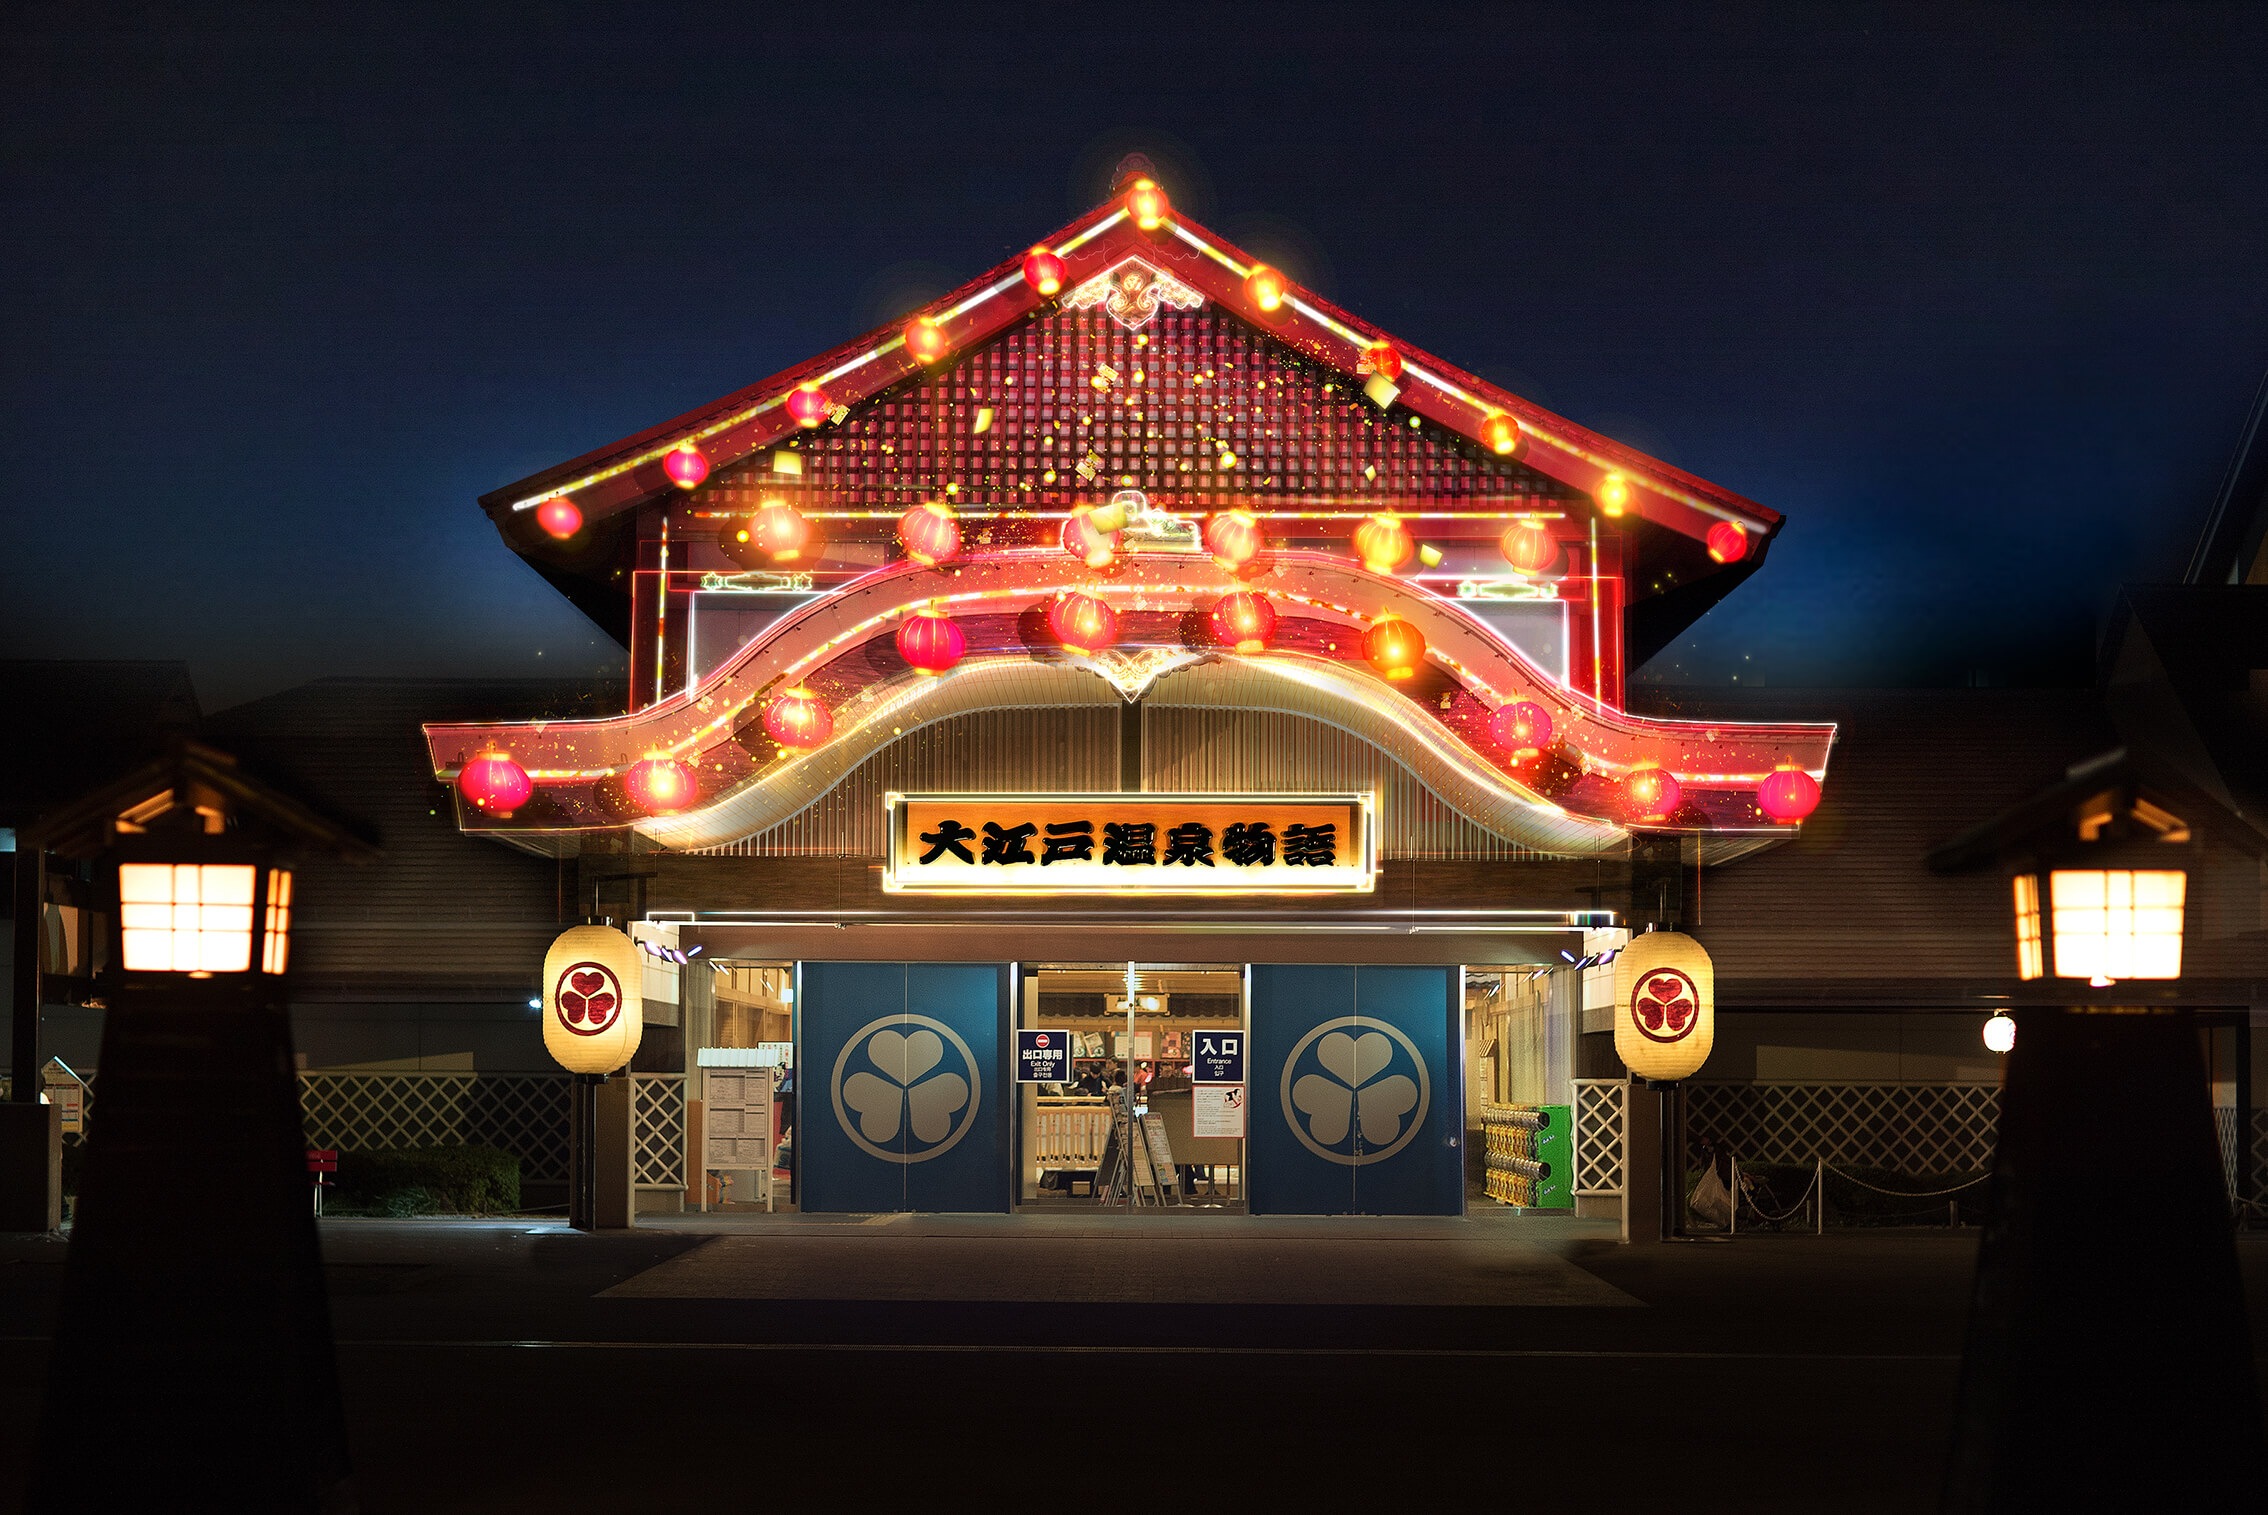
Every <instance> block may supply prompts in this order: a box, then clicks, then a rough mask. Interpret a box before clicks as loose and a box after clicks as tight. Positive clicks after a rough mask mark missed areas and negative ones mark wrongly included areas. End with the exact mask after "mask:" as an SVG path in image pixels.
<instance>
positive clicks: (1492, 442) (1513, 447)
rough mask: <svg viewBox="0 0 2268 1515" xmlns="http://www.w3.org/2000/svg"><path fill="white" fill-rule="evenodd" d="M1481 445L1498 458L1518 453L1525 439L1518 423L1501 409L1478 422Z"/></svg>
mask: <svg viewBox="0 0 2268 1515" xmlns="http://www.w3.org/2000/svg"><path fill="white" fill-rule="evenodd" d="M1480 440H1481V446H1483V447H1485V448H1487V449H1488V450H1489V451H1490V452H1493V453H1495V454H1496V455H1497V456H1498V457H1500V458H1509V457H1513V456H1515V455H1517V454H1518V452H1519V451H1520V444H1521V443H1522V442H1523V441H1525V440H1526V439H1525V438H1524V437H1523V436H1522V435H1521V433H1520V423H1519V422H1518V421H1515V420H1513V419H1512V418H1511V417H1510V416H1508V415H1506V414H1505V413H1504V412H1503V411H1501V410H1499V411H1493V412H1491V413H1490V414H1489V415H1488V416H1487V417H1485V418H1484V419H1483V420H1482V421H1481V423H1480Z"/></svg>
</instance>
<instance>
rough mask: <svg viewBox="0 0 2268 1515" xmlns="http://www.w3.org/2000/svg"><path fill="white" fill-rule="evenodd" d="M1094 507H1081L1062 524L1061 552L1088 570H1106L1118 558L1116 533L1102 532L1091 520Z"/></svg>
mask: <svg viewBox="0 0 2268 1515" xmlns="http://www.w3.org/2000/svg"><path fill="white" fill-rule="evenodd" d="M1093 514H1094V507H1093V506H1092V505H1081V506H1080V507H1079V508H1078V509H1076V510H1074V511H1072V512H1071V519H1070V520H1068V521H1065V522H1064V523H1063V550H1064V551H1065V552H1068V553H1069V554H1071V556H1073V557H1075V558H1077V559H1078V560H1079V561H1080V562H1082V563H1084V564H1086V565H1087V566H1088V567H1089V568H1108V567H1109V566H1110V560H1111V559H1112V558H1114V557H1117V556H1118V533H1117V532H1115V531H1104V530H1103V529H1102V528H1101V527H1099V526H1097V525H1096V524H1095V523H1094V520H1093Z"/></svg>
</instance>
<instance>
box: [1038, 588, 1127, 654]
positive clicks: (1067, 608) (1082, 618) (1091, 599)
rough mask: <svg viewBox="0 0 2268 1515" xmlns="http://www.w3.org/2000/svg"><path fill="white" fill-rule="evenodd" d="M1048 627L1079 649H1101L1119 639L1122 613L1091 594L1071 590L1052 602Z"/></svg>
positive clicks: (1060, 639)
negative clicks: (1118, 612) (1120, 615)
mask: <svg viewBox="0 0 2268 1515" xmlns="http://www.w3.org/2000/svg"><path fill="white" fill-rule="evenodd" d="M1047 626H1048V629H1049V630H1050V631H1052V632H1054V633H1055V638H1056V640H1057V641H1059V642H1061V643H1062V644H1063V645H1064V646H1066V647H1069V648H1071V649H1072V650H1074V651H1076V652H1099V651H1101V650H1102V649H1103V648H1105V647H1108V646H1109V645H1110V644H1111V643H1113V642H1115V641H1117V640H1118V616H1117V613H1116V612H1114V611H1113V610H1112V609H1111V608H1110V607H1109V606H1108V605H1106V604H1104V603H1103V602H1102V601H1101V600H1099V599H1097V598H1096V597H1095V596H1093V595H1091V594H1081V593H1080V592H1079V591H1078V590H1075V589H1074V590H1069V591H1067V592H1065V593H1063V594H1059V595H1057V596H1056V597H1055V602H1054V603H1053V604H1052V605H1050V606H1048V610H1047Z"/></svg>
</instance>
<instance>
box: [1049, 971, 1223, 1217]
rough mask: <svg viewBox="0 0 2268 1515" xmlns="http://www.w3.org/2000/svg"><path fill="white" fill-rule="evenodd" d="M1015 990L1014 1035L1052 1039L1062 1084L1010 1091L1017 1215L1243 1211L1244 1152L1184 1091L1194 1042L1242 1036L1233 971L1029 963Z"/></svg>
mask: <svg viewBox="0 0 2268 1515" xmlns="http://www.w3.org/2000/svg"><path fill="white" fill-rule="evenodd" d="M1021 989H1022V1002H1021V1003H1020V1004H1019V1005H1018V1007H1017V1025H1018V1026H1019V1027H1021V1028H1023V1029H1027V1030H1046V1031H1060V1032H1062V1033H1064V1034H1065V1035H1066V1036H1067V1038H1068V1039H1069V1043H1070V1048H1071V1059H1070V1067H1071V1078H1070V1080H1069V1081H1068V1082H1066V1083H1060V1084H1045V1083H1025V1084H1021V1085H1019V1086H1018V1098H1017V1133H1018V1143H1017V1146H1018V1154H1017V1161H1018V1167H1019V1174H1018V1180H1019V1182H1018V1195H1019V1207H1020V1208H1023V1209H1039V1210H1047V1209H1072V1210H1082V1211H1094V1210H1119V1211H1123V1210H1130V1209H1152V1208H1155V1209H1185V1210H1201V1211H1210V1212H1213V1213H1219V1212H1223V1211H1242V1210H1243V1209H1244V1208H1245V1199H1244V1167H1245V1164H1244V1141H1243V1139H1242V1138H1241V1137H1239V1136H1223V1135H1216V1134H1211V1132H1212V1131H1216V1130H1218V1129H1219V1128H1220V1125H1221V1122H1220V1121H1219V1119H1218V1118H1217V1117H1216V1116H1213V1115H1211V1114H1210V1113H1209V1112H1201V1111H1200V1108H1199V1105H1200V1102H1201V1101H1202V1100H1204V1098H1205V1096H1204V1094H1202V1093H1201V1092H1200V1091H1199V1090H1197V1089H1196V1088H1195V1087H1194V1085H1193V1083H1192V1080H1191V1072H1192V1059H1193V1057H1194V1056H1195V1054H1196V1051H1197V1048H1198V1037H1199V1036H1200V1034H1202V1033H1204V1032H1208V1031H1228V1032H1241V1031H1242V1030H1244V1028H1245V1022H1246V1010H1245V1003H1244V973H1243V968H1242V965H1240V964H1239V965H1230V964H1147V963H1134V964H1128V963H1038V964H1030V965H1027V966H1026V969H1025V971H1024V973H1023V975H1022V977H1021ZM1128 1091H1131V1095H1132V1102H1133V1113H1134V1124H1133V1126H1132V1127H1131V1128H1129V1127H1128V1126H1127V1125H1125V1124H1123V1123H1122V1122H1121V1120H1120V1118H1119V1110H1120V1108H1121V1101H1122V1100H1123V1099H1125V1098H1126V1096H1127V1093H1128ZM1216 1103H1217V1101H1216ZM1201 1131H1203V1133H1204V1134H1201ZM1122 1149H1123V1150H1122Z"/></svg>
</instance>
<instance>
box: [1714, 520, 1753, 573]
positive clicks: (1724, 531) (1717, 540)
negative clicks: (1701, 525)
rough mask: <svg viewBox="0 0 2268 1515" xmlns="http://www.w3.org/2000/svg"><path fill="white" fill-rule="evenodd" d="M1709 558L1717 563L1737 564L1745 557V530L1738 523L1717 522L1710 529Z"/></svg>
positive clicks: (1746, 549)
mask: <svg viewBox="0 0 2268 1515" xmlns="http://www.w3.org/2000/svg"><path fill="white" fill-rule="evenodd" d="M1709 556H1710V558H1712V559H1713V560H1715V561H1716V562H1719V563H1737V562H1739V561H1740V560H1741V559H1742V558H1745V557H1747V556H1748V532H1747V530H1746V529H1745V528H1743V527H1742V526H1741V524H1740V523H1739V522H1738V521H1719V522H1718V523H1717V524H1716V525H1714V526H1712V527H1710V528H1709Z"/></svg>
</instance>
